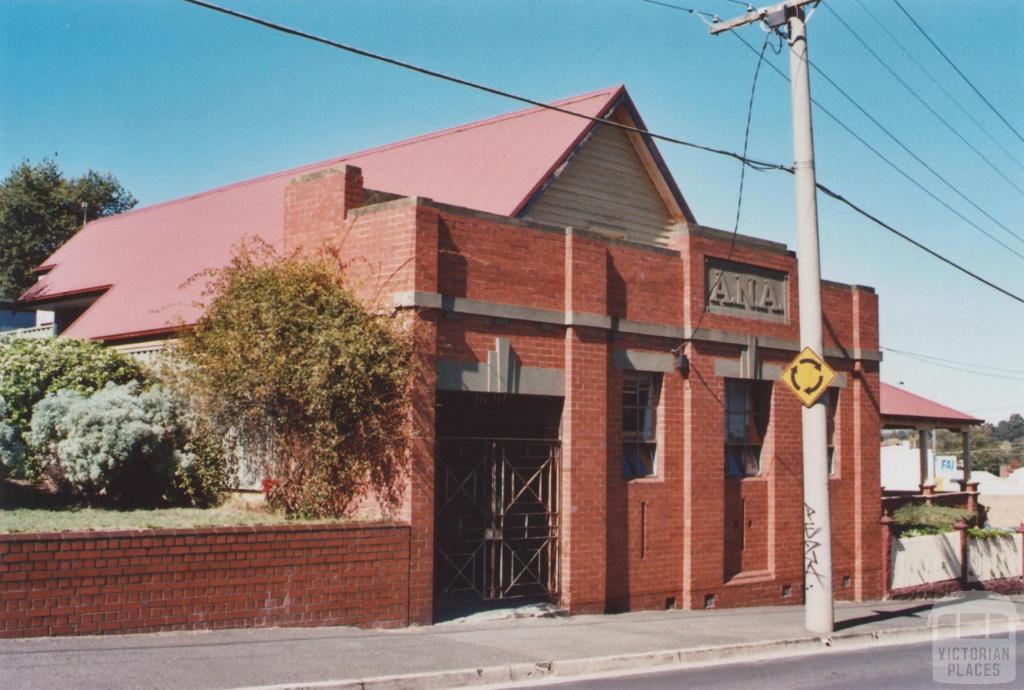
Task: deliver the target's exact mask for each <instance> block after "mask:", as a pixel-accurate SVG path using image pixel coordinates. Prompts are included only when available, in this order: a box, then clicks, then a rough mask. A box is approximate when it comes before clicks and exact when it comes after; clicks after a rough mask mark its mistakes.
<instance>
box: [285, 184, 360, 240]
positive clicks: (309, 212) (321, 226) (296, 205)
mask: <svg viewBox="0 0 1024 690" xmlns="http://www.w3.org/2000/svg"><path fill="white" fill-rule="evenodd" d="M363 201H364V194H363V171H362V170H360V169H359V168H357V167H355V166H354V165H346V166H345V167H344V168H329V169H328V170H321V171H319V172H315V173H310V174H308V175H302V176H301V177H296V178H295V179H293V180H291V182H289V183H288V186H287V187H286V188H285V193H284V251H285V253H286V254H290V253H291V252H293V251H296V250H301V251H304V252H309V251H314V250H316V249H318V248H319V247H322V246H324V245H325V244H327V243H329V242H331V241H332V240H335V239H337V238H338V236H339V234H340V233H341V230H342V228H343V226H344V223H345V217H346V216H347V215H348V212H349V210H351V209H353V208H358V207H360V206H362V205H363Z"/></svg>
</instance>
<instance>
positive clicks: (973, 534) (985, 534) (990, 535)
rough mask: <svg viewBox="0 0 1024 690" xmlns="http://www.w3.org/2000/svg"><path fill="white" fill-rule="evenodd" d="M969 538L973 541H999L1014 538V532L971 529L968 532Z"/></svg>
mask: <svg viewBox="0 0 1024 690" xmlns="http://www.w3.org/2000/svg"><path fill="white" fill-rule="evenodd" d="M967 536H969V537H970V538H971V539H997V538H999V537H1012V536H1013V530H1009V529H999V528H996V527H970V528H968V530H967Z"/></svg>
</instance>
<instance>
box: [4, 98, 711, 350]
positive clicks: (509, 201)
mask: <svg viewBox="0 0 1024 690" xmlns="http://www.w3.org/2000/svg"><path fill="white" fill-rule="evenodd" d="M555 105H558V106H560V107H562V108H565V109H568V110H571V111H573V112H577V113H580V114H582V115H586V116H590V117H605V116H609V115H610V114H611V113H612V111H616V113H619V112H620V111H621V110H625V111H626V112H628V114H629V115H628V117H629V120H630V122H632V123H635V124H636V125H638V126H640V127H643V123H642V121H640V119H639V115H637V114H636V110H635V107H634V106H633V105H632V102H631V101H630V99H629V95H628V94H627V93H626V90H625V87H623V86H621V85H620V86H615V87H611V88H607V89H603V90H600V91H595V92H593V93H588V94H584V95H580V96H576V97H573V98H569V99H566V100H562V101H557V102H556V103H555ZM622 105H624V106H625V108H624V109H622V108H619V106H622ZM594 127H595V123H594V122H593V121H590V120H587V119H584V118H577V117H572V116H570V115H566V114H564V113H559V112H555V111H551V110H547V109H544V108H539V107H536V108H530V109H527V110H523V111H519V112H515V113H511V114H507V115H502V116H499V117H494V118H490V119H487V120H481V121H478V122H473V123H470V124H466V125H462V126H458V127H453V128H451V129H446V130H442V131H439V132H434V133H432V134H427V135H424V136H420V137H416V138H413V139H408V140H405V141H400V142H397V143H393V144H389V145H387V146H381V147H378V148H374V149H369V150H366V151H362V152H359V153H354V154H350V155H347V156H341V157H339V158H333V159H330V160H326V161H321V162H318V163H313V164H311V165H307V166H303V167H300V168H294V169H291V170H285V171H283V172H278V173H274V174H271V175H267V176H264V177H258V178H254V179H251V180H246V181H244V182H238V183H236V184H232V185H228V186H225V187H220V188H217V189H212V190H209V191H206V192H202V193H200V194H196V195H193V196H189V197H185V198H182V199H177V200H174V201H168V202H164V203H160V204H154V205H152V206H147V207H145V208H140V209H136V210H133V211H129V212H127V213H122V214H120V215H116V216H111V217H108V218H103V219H100V220H96V221H93V222H91V223H89V224H88V225H87V226H86V227H85V228H83V229H82V230H81V231H80V232H78V233H77V234H76V235H75V236H74V237H72V238H71V239H70V240H69V241H68V242H67V243H65V244H64V245H63V246H62V247H60V248H59V249H58V250H57V251H56V252H54V254H53V255H51V256H50V257H49V258H48V259H47V260H46V261H45V262H44V263H43V265H42V266H41V267H40V272H43V276H42V277H41V279H40V281H39V283H38V284H37V285H36V286H34V287H33V288H31V289H30V290H29V291H28V292H27V293H26V294H25V295H23V296H22V298H21V300H22V301H23V302H25V303H38V304H55V303H60V304H64V305H69V306H72V307H74V308H77V309H79V310H81V309H84V312H83V313H81V315H80V316H78V317H77V318H76V319H75V320H74V322H73V323H71V325H70V326H69V327H68V328H67V329H66V330H65V331H64V333H65V334H66V335H68V336H73V337H78V338H91V339H101V340H115V339H123V338H129V337H143V336H149V335H153V334H157V333H161V332H167V331H170V330H173V329H175V328H177V327H180V326H182V325H187V324H191V323H194V322H195V321H196V319H197V318H198V316H199V314H200V307H199V306H197V304H196V302H197V300H198V299H199V298H200V296H201V291H202V288H203V283H202V281H196V282H193V283H192V284H189V285H185V283H186V281H188V280H189V278H191V277H193V276H195V275H197V274H199V273H201V272H202V271H205V270H208V269H213V268H218V267H220V266H223V265H225V264H226V263H227V262H228V260H229V259H230V256H231V253H232V251H233V249H234V247H236V246H237V245H238V243H239V242H240V241H241V240H243V239H244V238H246V237H258V238H260V239H262V240H264V241H266V242H269V243H271V244H272V245H275V246H280V245H281V244H282V241H283V236H284V188H285V185H287V184H288V182H289V180H291V179H293V178H294V177H296V176H297V175H301V174H306V173H310V172H315V171H317V170H322V169H327V168H331V167H334V166H337V165H338V164H341V163H347V164H350V165H354V166H358V167H360V168H361V169H362V172H363V179H364V184H365V186H366V187H367V188H369V189H376V190H381V191H385V192H389V193H395V194H399V195H403V196H421V197H428V198H431V199H434V200H435V201H439V202H443V203H447V204H452V205H455V206H462V207H466V208H470V209H475V210H479V211H485V212H490V213H495V214H499V215H504V216H516V215H517V214H519V213H520V212H521V211H522V210H523V209H524V208H525V207H527V206H528V205H529V203H530V202H531V200H532V199H534V198H535V196H536V195H537V194H538V193H539V192H540V191H541V190H543V189H544V187H545V185H546V184H549V183H550V180H551V179H553V176H554V175H555V174H556V173H557V171H558V170H559V167H560V166H561V165H562V164H563V163H564V162H565V161H566V160H567V159H568V158H569V157H570V156H571V155H572V153H573V152H574V150H575V149H576V148H577V147H578V146H579V144H580V143H581V142H582V141H584V139H585V138H586V137H587V136H588V134H589V133H590V132H591V130H593V129H594ZM646 144H647V145H648V146H649V147H650V152H651V155H652V156H653V160H655V161H656V162H657V166H658V168H660V169H661V172H662V173H663V181H665V182H667V184H668V185H669V188H670V190H671V196H673V197H675V199H676V200H677V201H678V206H677V208H680V207H681V208H683V209H685V211H684V213H685V215H686V216H687V217H689V218H692V214H690V212H689V209H688V208H686V204H685V201H684V200H683V198H682V195H681V194H680V193H679V190H678V188H677V187H676V185H675V183H674V181H672V179H671V176H670V174H669V173H668V170H667V169H666V168H664V163H663V161H662V160H661V157H660V155H659V154H658V152H657V149H656V148H655V147H654V145H653V143H652V142H651V141H650V139H649V138H646Z"/></svg>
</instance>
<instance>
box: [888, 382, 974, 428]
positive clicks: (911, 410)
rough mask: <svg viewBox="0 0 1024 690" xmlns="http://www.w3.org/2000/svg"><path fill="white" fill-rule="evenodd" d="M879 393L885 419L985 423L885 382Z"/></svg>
mask: <svg viewBox="0 0 1024 690" xmlns="http://www.w3.org/2000/svg"><path fill="white" fill-rule="evenodd" d="M879 393H880V398H881V399H880V401H879V407H881V413H882V416H883V417H914V418H918V419H932V420H936V421H943V420H945V421H955V422H967V423H970V424H982V423H984V421H985V420H984V419H978V418H977V417H972V416H970V415H969V414H965V413H963V412H960V411H959V410H954V409H953V408H952V407H947V406H946V405H942V404H940V403H937V402H935V401H934V400H929V399H928V398H925V397H923V396H920V395H917V394H916V393H911V392H910V391H908V390H904V389H903V388H900V387H898V386H893V385H891V384H888V383H885V382H882V384H881V386H880V391H879Z"/></svg>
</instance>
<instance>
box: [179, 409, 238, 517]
mask: <svg viewBox="0 0 1024 690" xmlns="http://www.w3.org/2000/svg"><path fill="white" fill-rule="evenodd" d="M184 457H185V460H184V461H183V462H181V463H179V465H178V467H177V469H176V470H175V473H174V489H175V494H176V501H177V502H179V503H185V504H187V505H190V506H193V507H196V508H207V507H211V506H215V505H219V504H220V503H221V501H223V499H224V494H225V492H227V490H228V489H229V488H230V483H231V474H232V472H231V469H232V468H231V465H230V463H229V462H228V459H229V456H228V453H227V450H226V449H225V447H224V442H223V440H222V439H220V438H216V437H214V435H213V434H212V433H211V432H210V431H209V430H208V429H206V428H204V427H203V426H202V425H198V424H194V425H193V427H192V429H190V430H189V433H188V439H187V440H186V442H185V447H184Z"/></svg>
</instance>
